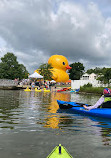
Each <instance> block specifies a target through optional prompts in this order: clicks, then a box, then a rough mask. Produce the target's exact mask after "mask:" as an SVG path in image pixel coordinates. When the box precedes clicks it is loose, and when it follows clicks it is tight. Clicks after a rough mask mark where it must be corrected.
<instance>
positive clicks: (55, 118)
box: [0, 90, 111, 146]
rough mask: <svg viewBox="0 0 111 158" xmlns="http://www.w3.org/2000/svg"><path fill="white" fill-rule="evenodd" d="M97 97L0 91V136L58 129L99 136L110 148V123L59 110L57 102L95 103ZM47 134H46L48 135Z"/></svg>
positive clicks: (71, 133)
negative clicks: (11, 132)
mask: <svg viewBox="0 0 111 158" xmlns="http://www.w3.org/2000/svg"><path fill="white" fill-rule="evenodd" d="M99 97H100V96H91V95H80V94H72V93H71V94H70V93H68V92H66V93H56V92H53V93H43V92H39V93H38V92H24V91H11V90H10V91H8V90H5V91H3V90H1V91H0V133H1V134H3V133H5V132H6V131H7V130H8V132H10V131H12V130H14V131H15V132H19V131H35V132H36V131H45V130H46V129H55V130H61V132H64V134H66V136H67V135H73V134H74V133H77V134H78V135H81V133H85V134H86V135H90V134H91V135H93V136H94V135H96V136H99V137H101V140H100V141H101V142H102V143H103V145H105V146H110V145H111V122H110V120H104V119H96V118H91V117H85V116H81V115H77V114H70V113H67V112H64V111H62V110H59V106H58V104H57V101H56V100H57V99H58V100H64V101H75V102H84V103H88V104H94V103H95V102H96V101H97V100H98V98H99ZM47 134H48V133H47Z"/></svg>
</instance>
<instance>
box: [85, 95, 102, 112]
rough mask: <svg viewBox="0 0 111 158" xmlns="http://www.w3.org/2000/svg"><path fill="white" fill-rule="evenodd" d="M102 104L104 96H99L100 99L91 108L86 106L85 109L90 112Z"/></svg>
mask: <svg viewBox="0 0 111 158" xmlns="http://www.w3.org/2000/svg"><path fill="white" fill-rule="evenodd" d="M103 102H104V95H102V96H101V98H100V99H99V100H98V101H97V102H96V104H94V105H93V106H88V107H87V108H86V109H88V110H91V109H96V108H98V107H99V106H100V105H101V104H102V103H103Z"/></svg>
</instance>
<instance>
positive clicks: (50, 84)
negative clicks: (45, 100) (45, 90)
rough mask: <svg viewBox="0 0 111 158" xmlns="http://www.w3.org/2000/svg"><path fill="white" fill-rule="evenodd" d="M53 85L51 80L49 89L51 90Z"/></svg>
mask: <svg viewBox="0 0 111 158" xmlns="http://www.w3.org/2000/svg"><path fill="white" fill-rule="evenodd" d="M51 86H52V83H51V82H49V89H50V91H51Z"/></svg>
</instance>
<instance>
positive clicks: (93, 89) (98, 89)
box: [79, 83, 110, 95]
mask: <svg viewBox="0 0 111 158" xmlns="http://www.w3.org/2000/svg"><path fill="white" fill-rule="evenodd" d="M104 88H105V87H93V86H92V84H90V83H88V84H86V85H84V86H81V87H80V91H79V92H80V93H95V94H101V95H102V93H103V89H104ZM108 88H110V87H108Z"/></svg>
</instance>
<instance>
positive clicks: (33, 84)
mask: <svg viewBox="0 0 111 158" xmlns="http://www.w3.org/2000/svg"><path fill="white" fill-rule="evenodd" d="M34 87H35V83H34V81H33V82H32V84H31V90H34Z"/></svg>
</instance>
